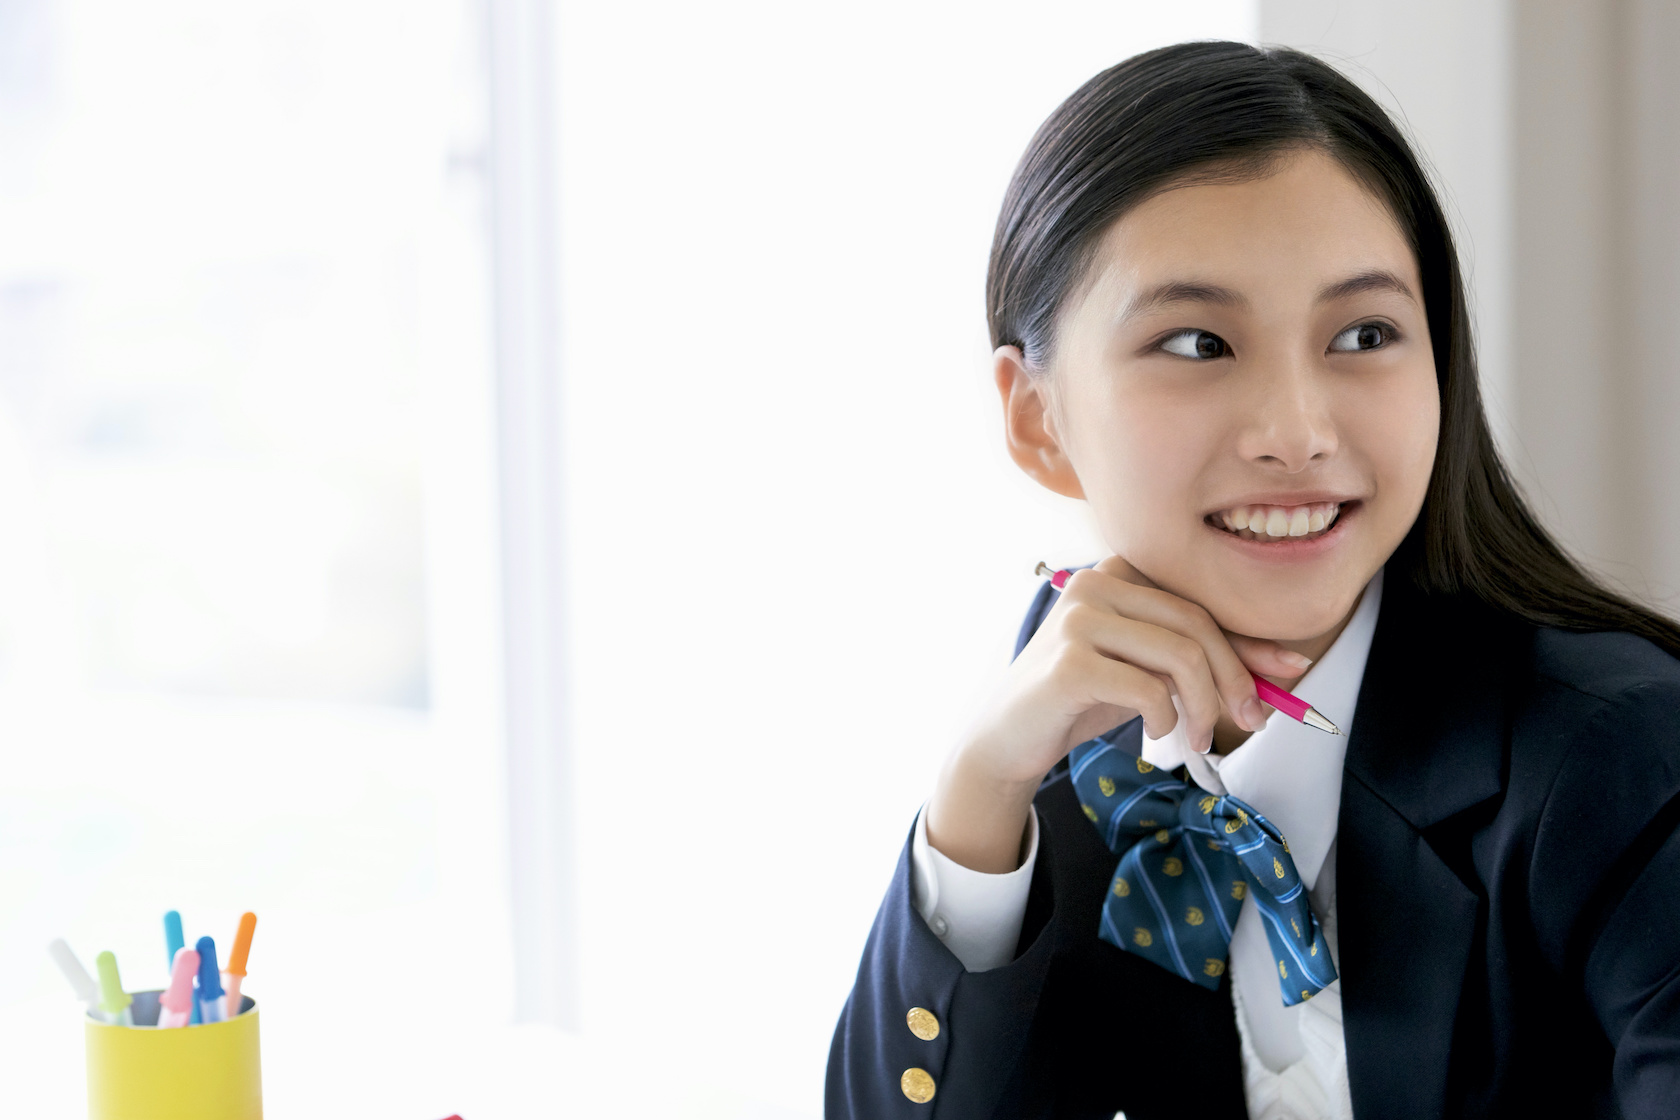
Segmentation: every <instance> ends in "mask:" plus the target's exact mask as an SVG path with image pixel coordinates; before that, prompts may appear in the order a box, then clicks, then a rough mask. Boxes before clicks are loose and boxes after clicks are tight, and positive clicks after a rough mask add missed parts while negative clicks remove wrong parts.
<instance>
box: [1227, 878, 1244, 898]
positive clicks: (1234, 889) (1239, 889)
mask: <svg viewBox="0 0 1680 1120" xmlns="http://www.w3.org/2000/svg"><path fill="white" fill-rule="evenodd" d="M1247 893H1248V884H1247V883H1245V882H1243V881H1242V880H1241V879H1238V880H1237V881H1236V882H1234V883H1232V884H1231V897H1232V898H1234V899H1236V900H1237V901H1238V902H1241V901H1242V900H1243V896H1244V895H1245V894H1247Z"/></svg>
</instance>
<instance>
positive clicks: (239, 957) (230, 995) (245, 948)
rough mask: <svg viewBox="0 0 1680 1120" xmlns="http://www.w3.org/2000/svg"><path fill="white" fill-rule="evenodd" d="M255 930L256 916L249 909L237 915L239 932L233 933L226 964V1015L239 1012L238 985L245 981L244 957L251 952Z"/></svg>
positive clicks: (231, 1016)
mask: <svg viewBox="0 0 1680 1120" xmlns="http://www.w3.org/2000/svg"><path fill="white" fill-rule="evenodd" d="M256 932H257V916H256V915H255V914H253V913H251V912H250V911H249V910H247V911H245V913H243V914H241V915H240V916H239V932H237V933H235V934H234V935H233V954H232V955H231V956H229V957H228V966H227V1001H226V1002H227V1017H228V1018H229V1019H232V1018H233V1017H234V1016H236V1015H238V1014H239V1011H240V1007H241V1006H242V1005H241V1004H240V999H241V997H240V995H239V987H240V985H241V984H243V983H244V982H245V958H246V957H248V956H249V955H250V953H251V935H252V934H254V933H256Z"/></svg>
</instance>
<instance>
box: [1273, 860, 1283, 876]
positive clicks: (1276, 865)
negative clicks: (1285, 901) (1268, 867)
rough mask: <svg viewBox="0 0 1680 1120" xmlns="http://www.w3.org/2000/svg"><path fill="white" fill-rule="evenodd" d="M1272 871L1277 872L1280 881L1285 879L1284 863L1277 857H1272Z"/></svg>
mask: <svg viewBox="0 0 1680 1120" xmlns="http://www.w3.org/2000/svg"><path fill="white" fill-rule="evenodd" d="M1272 870H1273V871H1274V872H1276V874H1277V877H1278V878H1279V879H1281V878H1283V862H1282V861H1281V860H1279V859H1278V858H1277V857H1276V856H1273V857H1272Z"/></svg>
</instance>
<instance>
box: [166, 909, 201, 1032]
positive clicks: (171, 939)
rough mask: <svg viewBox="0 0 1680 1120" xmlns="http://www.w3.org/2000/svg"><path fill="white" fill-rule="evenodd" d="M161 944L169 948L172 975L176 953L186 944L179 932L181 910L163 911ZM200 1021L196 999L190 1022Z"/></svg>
mask: <svg viewBox="0 0 1680 1120" xmlns="http://www.w3.org/2000/svg"><path fill="white" fill-rule="evenodd" d="M163 944H164V947H165V948H166V949H168V950H169V965H168V967H169V970H170V971H169V975H171V976H173V975H175V971H174V970H175V957H176V954H178V953H180V951H181V950H182V949H184V948H186V945H187V938H186V935H185V934H183V933H182V932H181V912H180V911H179V910H166V911H164V914H163ZM201 1021H202V1020H200V1019H199V1017H198V1003H197V1001H194V1003H193V1005H192V1022H193V1024H194V1025H197V1024H198V1023H199V1022H201Z"/></svg>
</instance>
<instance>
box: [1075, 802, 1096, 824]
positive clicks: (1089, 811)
mask: <svg viewBox="0 0 1680 1120" xmlns="http://www.w3.org/2000/svg"><path fill="white" fill-rule="evenodd" d="M1079 807H1080V808H1081V809H1083V810H1085V815H1086V816H1087V817H1090V818H1091V823H1092V824H1096V823H1097V811H1096V810H1095V809H1093V808H1091V807H1090V806H1089V805H1084V804H1081V805H1080V806H1079Z"/></svg>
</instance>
